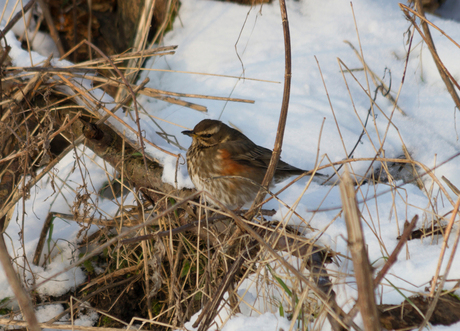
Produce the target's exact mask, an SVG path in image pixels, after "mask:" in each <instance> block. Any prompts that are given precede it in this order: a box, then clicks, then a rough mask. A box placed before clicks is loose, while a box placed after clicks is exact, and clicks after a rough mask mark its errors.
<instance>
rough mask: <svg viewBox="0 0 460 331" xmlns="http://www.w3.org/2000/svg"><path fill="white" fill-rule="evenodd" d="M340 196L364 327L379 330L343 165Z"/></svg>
mask: <svg viewBox="0 0 460 331" xmlns="http://www.w3.org/2000/svg"><path fill="white" fill-rule="evenodd" d="M340 197H341V199H342V205H343V212H344V214H345V222H346V225H347V233H348V248H349V249H350V252H351V256H352V259H353V266H354V269H355V278H356V285H357V287H358V305H359V310H360V311H361V315H362V316H363V322H364V329H365V330H374V331H379V330H380V329H381V328H380V322H379V314H378V311H377V305H376V304H375V296H374V282H373V279H372V268H371V265H370V263H369V258H368V256H367V252H366V244H365V242H364V234H363V229H362V225H361V221H360V213H359V210H358V204H357V202H356V195H355V189H354V185H353V181H352V179H351V177H350V172H349V170H348V166H347V167H345V171H344V173H343V175H342V181H341V182H340Z"/></svg>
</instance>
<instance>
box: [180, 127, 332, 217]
mask: <svg viewBox="0 0 460 331" xmlns="http://www.w3.org/2000/svg"><path fill="white" fill-rule="evenodd" d="M182 134H184V135H186V136H189V137H191V138H192V139H193V141H192V143H191V145H190V147H189V148H188V150H187V169H188V173H189V175H190V179H191V180H192V183H193V184H194V185H195V187H196V188H197V190H200V191H201V190H202V191H206V192H208V193H209V194H210V195H211V196H212V197H214V198H215V199H217V200H218V201H219V202H221V203H222V204H223V205H224V206H226V207H227V208H229V209H237V208H241V207H242V206H244V205H245V204H246V203H248V202H252V201H253V200H254V198H255V197H256V195H257V192H258V191H259V188H260V184H261V183H262V181H263V179H264V176H265V173H266V171H267V169H268V165H269V163H270V159H271V157H272V153H273V152H272V151H271V150H270V149H268V148H265V147H262V146H259V145H256V144H255V143H254V142H253V141H252V140H251V139H249V138H248V137H246V136H245V135H244V134H243V133H241V132H239V131H238V130H235V129H233V128H231V127H229V126H228V125H226V124H225V123H223V122H221V121H218V120H211V119H205V120H202V121H201V122H199V123H198V124H197V125H196V126H195V127H194V129H193V130H191V131H190V130H186V131H182ZM305 172H307V170H303V169H300V168H297V167H294V166H292V165H290V164H288V163H286V162H284V161H281V160H279V161H278V165H277V167H276V170H275V174H274V176H273V183H274V184H278V183H280V182H282V181H283V180H285V179H287V178H288V177H290V176H298V175H301V174H303V173H305ZM316 175H318V176H319V177H325V178H327V176H325V175H322V174H319V173H316V174H315V176H316ZM273 183H272V184H273ZM208 200H209V199H208ZM211 204H214V205H215V203H212V202H211Z"/></svg>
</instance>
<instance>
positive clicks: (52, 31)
mask: <svg viewBox="0 0 460 331" xmlns="http://www.w3.org/2000/svg"><path fill="white" fill-rule="evenodd" d="M37 1H38V4H39V6H40V8H41V9H42V11H43V15H44V16H45V20H46V23H47V24H48V29H49V30H50V35H51V38H53V40H54V43H55V44H56V46H57V48H58V50H59V55H61V56H62V55H64V54H65V50H64V47H63V46H62V43H61V39H60V38H59V33H58V31H57V30H56V26H55V25H54V22H53V18H52V17H51V12H50V9H49V7H48V5H47V4H46V3H45V1H44V0H37Z"/></svg>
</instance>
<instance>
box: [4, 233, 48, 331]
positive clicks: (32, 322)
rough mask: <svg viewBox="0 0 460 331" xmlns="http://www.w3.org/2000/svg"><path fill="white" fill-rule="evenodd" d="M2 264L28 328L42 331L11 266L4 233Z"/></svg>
mask: <svg viewBox="0 0 460 331" xmlns="http://www.w3.org/2000/svg"><path fill="white" fill-rule="evenodd" d="M0 263H1V265H2V267H3V272H4V273H5V276H6V279H7V280H8V283H9V284H10V286H11V289H12V290H13V293H14V297H15V298H16V300H17V301H18V304H19V307H21V311H22V315H23V316H24V317H25V319H26V321H27V327H28V329H29V330H31V331H40V330H41V329H40V327H39V326H38V320H37V317H36V316H35V312H34V307H33V305H32V302H31V301H30V298H29V296H28V295H27V292H26V291H25V290H24V287H23V286H22V284H21V281H20V280H19V278H18V276H17V275H16V272H15V271H14V268H13V265H12V264H11V259H10V255H9V254H8V250H7V248H6V245H5V240H4V238H3V233H0Z"/></svg>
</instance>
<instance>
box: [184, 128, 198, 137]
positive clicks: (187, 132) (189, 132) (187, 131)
mask: <svg viewBox="0 0 460 331" xmlns="http://www.w3.org/2000/svg"><path fill="white" fill-rule="evenodd" d="M182 134H185V135H186V136H189V137H193V136H194V135H195V132H193V131H189V130H186V131H182Z"/></svg>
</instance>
